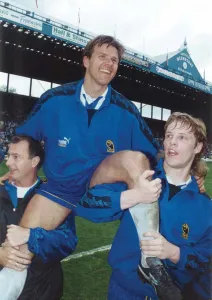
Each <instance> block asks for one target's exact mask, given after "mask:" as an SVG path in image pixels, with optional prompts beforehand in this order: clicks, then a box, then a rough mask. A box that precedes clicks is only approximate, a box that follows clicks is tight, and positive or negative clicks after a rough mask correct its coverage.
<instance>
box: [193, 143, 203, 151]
mask: <svg viewBox="0 0 212 300" xmlns="http://www.w3.org/2000/svg"><path fill="white" fill-rule="evenodd" d="M202 147H203V143H197V144H196V147H195V149H194V153H195V154H197V153H200V152H201V150H202Z"/></svg>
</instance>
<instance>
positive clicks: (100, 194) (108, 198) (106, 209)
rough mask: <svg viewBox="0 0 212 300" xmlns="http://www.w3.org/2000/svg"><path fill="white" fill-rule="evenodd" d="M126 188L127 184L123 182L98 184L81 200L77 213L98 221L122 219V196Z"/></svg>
mask: <svg viewBox="0 0 212 300" xmlns="http://www.w3.org/2000/svg"><path fill="white" fill-rule="evenodd" d="M125 189H126V185H125V184H121V183H120V184H118V183H114V184H101V185H96V186H95V187H93V188H91V189H89V190H88V191H87V192H86V193H85V194H84V196H83V197H82V199H81V200H80V201H79V203H78V205H77V208H76V213H77V215H78V216H80V217H83V218H85V219H88V220H89V221H92V222H96V223H100V222H110V221H115V220H118V219H120V218H121V217H122V214H123V211H122V210H121V208H120V197H121V192H122V191H123V190H125Z"/></svg>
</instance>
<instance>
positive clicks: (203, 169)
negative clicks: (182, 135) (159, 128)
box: [164, 112, 208, 177]
mask: <svg viewBox="0 0 212 300" xmlns="http://www.w3.org/2000/svg"><path fill="white" fill-rule="evenodd" d="M177 122H180V123H181V126H182V127H187V128H188V129H190V131H191V132H193V134H194V136H195V138H196V144H197V143H202V149H201V151H200V152H199V153H197V154H196V155H195V158H194V161H193V163H192V166H191V174H192V175H196V176H199V177H205V176H206V175H207V172H208V167H207V164H206V163H205V162H204V161H202V160H201V158H202V157H203V155H204V153H205V151H206V148H207V130H206V126H205V124H204V122H203V121H202V120H200V119H198V118H194V117H192V116H191V115H189V114H186V113H181V112H174V113H173V114H171V116H170V117H169V118H168V120H167V122H166V124H165V126H164V129H165V132H166V130H167V128H168V126H169V125H170V124H171V123H176V125H177Z"/></svg>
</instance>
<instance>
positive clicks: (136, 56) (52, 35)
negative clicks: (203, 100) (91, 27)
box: [0, 1, 212, 94]
mask: <svg viewBox="0 0 212 300" xmlns="http://www.w3.org/2000/svg"><path fill="white" fill-rule="evenodd" d="M0 20H2V22H3V24H2V26H4V27H7V26H9V24H14V25H13V26H17V30H18V31H19V32H20V31H21V30H22V31H24V33H25V35H26V34H29V35H31V34H33V35H35V36H37V37H38V39H40V40H43V41H45V40H46V42H47V43H48V41H47V40H51V42H52V43H54V44H55V43H56V44H60V43H63V45H64V46H66V45H67V46H70V47H72V48H73V49H74V47H79V48H81V49H82V48H84V46H85V45H86V44H87V42H88V41H89V40H90V39H92V38H93V35H92V34H90V33H89V32H86V31H85V30H82V29H81V28H76V27H75V26H72V25H67V24H65V23H64V24H63V23H60V22H59V21H58V20H54V19H50V18H47V17H44V16H40V15H38V14H36V13H34V12H32V11H29V10H25V9H23V8H19V7H16V6H14V5H11V4H10V3H8V2H4V1H0ZM26 30H28V33H27V32H25V31H26ZM34 50H35V49H34ZM52 50H53V49H52ZM79 50H80V49H79ZM49 54H50V53H49ZM174 54H175V55H174ZM168 55H170V57H169V58H168V59H165V58H164V55H162V56H159V57H158V58H153V59H151V58H150V57H148V56H145V55H144V54H142V53H138V52H136V50H133V49H130V48H126V52H125V54H124V57H123V61H122V63H123V64H124V65H126V66H129V67H131V66H132V67H135V68H138V69H140V70H141V71H143V72H146V73H152V74H155V75H159V76H162V77H164V78H167V79H169V80H172V81H175V82H178V83H180V84H183V85H185V86H189V87H191V88H194V89H197V90H201V91H203V92H205V93H208V94H212V85H211V84H210V83H208V82H206V81H205V80H204V79H203V78H202V77H201V75H200V74H199V72H198V70H197V68H196V67H195V65H194V63H193V61H192V60H191V58H190V56H189V53H188V51H187V48H185V47H184V49H183V50H182V51H181V52H176V53H175V52H173V53H170V54H168ZM177 55H179V57H176V56H177ZM166 57H167V54H166ZM175 58H176V61H177V65H176V61H175Z"/></svg>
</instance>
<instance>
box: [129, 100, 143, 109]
mask: <svg viewBox="0 0 212 300" xmlns="http://www.w3.org/2000/svg"><path fill="white" fill-rule="evenodd" d="M131 102H132V103H133V104H135V106H136V107H137V109H138V110H139V111H141V103H139V102H136V101H131Z"/></svg>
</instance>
